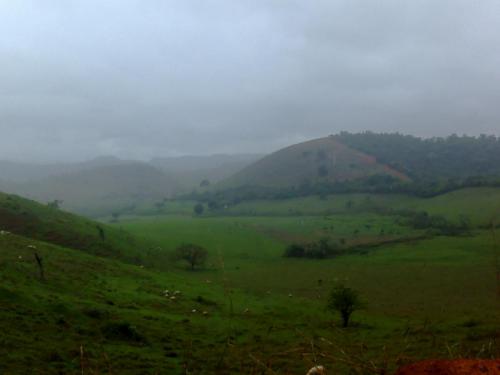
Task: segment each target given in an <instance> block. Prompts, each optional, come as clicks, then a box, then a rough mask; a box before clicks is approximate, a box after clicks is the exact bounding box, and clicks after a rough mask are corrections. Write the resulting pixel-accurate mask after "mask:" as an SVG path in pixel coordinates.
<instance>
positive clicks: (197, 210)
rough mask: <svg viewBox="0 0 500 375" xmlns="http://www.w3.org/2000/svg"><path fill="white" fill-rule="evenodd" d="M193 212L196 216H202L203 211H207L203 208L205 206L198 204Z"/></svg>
mask: <svg viewBox="0 0 500 375" xmlns="http://www.w3.org/2000/svg"><path fill="white" fill-rule="evenodd" d="M193 211H194V213H195V214H196V215H198V216H199V215H201V214H202V213H203V211H205V207H203V205H202V204H201V203H196V204H195V206H194V208H193Z"/></svg>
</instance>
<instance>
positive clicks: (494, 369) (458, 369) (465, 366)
mask: <svg viewBox="0 0 500 375" xmlns="http://www.w3.org/2000/svg"><path fill="white" fill-rule="evenodd" d="M493 374H495V375H497V374H498V375H500V359H497V360H475V359H456V360H427V361H422V362H417V363H413V364H411V365H408V366H404V367H401V368H400V369H399V370H398V371H397V372H396V374H395V375H493Z"/></svg>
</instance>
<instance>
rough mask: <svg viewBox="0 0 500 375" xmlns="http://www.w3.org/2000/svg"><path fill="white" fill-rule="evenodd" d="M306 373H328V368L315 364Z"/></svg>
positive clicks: (317, 374) (324, 374) (318, 374)
mask: <svg viewBox="0 0 500 375" xmlns="http://www.w3.org/2000/svg"><path fill="white" fill-rule="evenodd" d="M306 375H326V370H325V368H324V367H323V366H314V367H312V368H311V369H310V370H309V371H308V372H307V374H306Z"/></svg>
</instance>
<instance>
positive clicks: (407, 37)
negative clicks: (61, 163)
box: [0, 0, 500, 160]
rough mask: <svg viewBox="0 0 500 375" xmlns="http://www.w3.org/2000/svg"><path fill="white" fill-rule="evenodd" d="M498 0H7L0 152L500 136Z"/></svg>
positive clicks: (71, 153) (1, 19) (1, 33)
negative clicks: (359, 136)
mask: <svg viewBox="0 0 500 375" xmlns="http://www.w3.org/2000/svg"><path fill="white" fill-rule="evenodd" d="M498 25H500V5H499V3H498V2H496V1H494V0H484V1H481V2H471V1H463V0H443V1H439V2H436V1H433V0H423V1H418V2H413V1H396V0H384V1H377V2H372V1H361V0H349V1H348V0H342V1H331V0H318V1H280V0H271V1H246V0H245V1H229V0H214V1H201V0H198V1H194V0H192V1H180V0H178V1H153V0H142V1H139V0H136V1H132V0H127V1H117V0H111V1H106V2H99V1H80V0H72V1H57V0H52V1H43V2H40V1H34V0H32V1H27V0H25V1H23V0H20V1H16V2H7V1H6V2H0V130H2V132H3V134H8V137H6V136H3V137H1V138H0V158H11V159H36V160H44V159H46V160H59V159H63V160H72V159H73V160H80V159H85V158H90V157H94V156H96V155H101V154H113V155H116V156H121V157H127V158H130V157H132V158H143V159H145V158H150V157H154V156H167V155H180V154H209V153H217V152H269V151H273V150H275V149H276V148H279V147H282V146H285V145H287V144H290V143H293V142H298V141H301V140H305V139H308V138H312V137H317V136H323V135H327V134H331V133H335V132H338V131H341V130H350V131H362V130H373V131H401V132H405V133H411V134H417V135H421V136H435V135H447V134H450V133H453V132H456V133H468V134H479V133H494V134H500V125H499V118H500V108H499V106H498V104H497V103H498V102H499V99H500V77H499V75H498V73H497V72H498V66H500V47H498V46H500V32H499V31H500V30H499V29H500V27H499V26H498Z"/></svg>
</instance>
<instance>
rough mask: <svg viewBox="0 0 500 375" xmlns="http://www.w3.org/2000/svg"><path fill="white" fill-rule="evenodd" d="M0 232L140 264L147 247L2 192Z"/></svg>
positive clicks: (119, 233)
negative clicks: (142, 253)
mask: <svg viewBox="0 0 500 375" xmlns="http://www.w3.org/2000/svg"><path fill="white" fill-rule="evenodd" d="M0 230H2V231H8V232H12V233H15V234H17V235H21V236H25V237H27V238H31V239H34V240H39V241H44V242H49V243H52V244H56V245H59V246H64V247H69V248H73V249H78V250H83V251H85V252H87V253H90V254H94V255H100V256H106V257H111V258H117V259H122V260H127V261H134V262H138V261H140V258H141V252H142V251H144V248H145V247H146V244H145V243H144V242H142V241H140V240H137V239H136V238H134V237H133V236H131V235H130V234H128V233H125V232H122V231H120V230H117V229H115V228H112V227H110V226H107V225H104V224H101V223H97V222H94V221H91V220H88V219H85V218H82V217H79V216H76V215H73V214H70V213H67V212H64V211H61V210H59V209H56V208H51V207H48V206H45V205H42V204H40V203H37V202H34V201H31V200H28V199H24V198H21V197H18V196H15V195H9V194H4V193H0Z"/></svg>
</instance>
